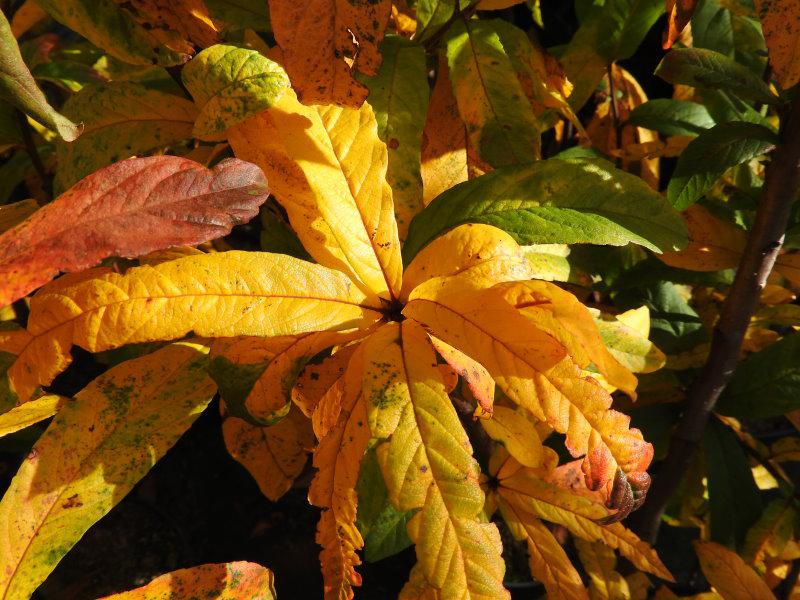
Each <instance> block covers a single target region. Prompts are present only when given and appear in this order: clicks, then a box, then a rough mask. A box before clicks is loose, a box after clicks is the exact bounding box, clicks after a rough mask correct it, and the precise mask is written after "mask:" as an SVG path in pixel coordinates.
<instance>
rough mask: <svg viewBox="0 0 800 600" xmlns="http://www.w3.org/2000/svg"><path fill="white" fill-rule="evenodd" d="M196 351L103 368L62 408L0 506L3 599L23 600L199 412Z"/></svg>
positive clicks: (200, 360)
mask: <svg viewBox="0 0 800 600" xmlns="http://www.w3.org/2000/svg"><path fill="white" fill-rule="evenodd" d="M206 352H207V349H205V348H203V347H202V346H199V345H197V344H189V343H182V344H174V345H171V346H167V347H165V348H164V349H162V350H159V351H157V352H155V353H153V354H149V355H146V356H143V357H142V358H138V359H135V360H131V361H128V362H124V363H122V364H120V365H118V366H116V367H114V368H112V369H111V370H110V371H108V372H107V373H105V374H103V375H101V376H100V377H98V378H97V379H95V380H94V381H93V382H92V383H91V384H89V386H88V387H86V388H85V389H84V390H83V391H81V392H79V393H78V395H77V396H76V398H75V401H74V402H68V403H66V404H64V406H63V407H62V408H61V410H60V411H59V413H58V415H57V416H56V418H55V419H54V420H53V422H52V423H51V424H50V426H49V427H48V428H47V431H46V432H45V433H44V435H43V436H42V437H41V438H40V439H39V441H38V442H37V443H36V445H35V446H34V448H33V450H32V451H31V453H30V454H29V455H28V457H27V458H26V459H25V461H24V462H23V463H22V466H21V467H20V469H19V471H18V472H17V474H16V476H15V477H14V479H13V481H12V482H11V486H10V487H9V489H8V491H6V493H5V496H3V500H2V502H0V539H2V540H3V548H4V551H3V553H2V554H1V555H0V592H2V593H3V595H4V597H6V598H28V597H30V596H31V594H32V593H33V591H34V590H35V589H36V588H37V587H38V586H39V584H41V583H42V582H43V581H44V579H45V578H46V577H47V575H48V574H49V573H50V572H51V571H52V570H53V569H54V568H55V566H56V565H57V564H58V562H59V561H60V560H61V559H62V558H63V556H64V555H65V554H66V553H67V552H68V551H69V549H70V548H71V547H72V546H73V545H74V544H76V543H77V542H78V540H79V539H80V538H81V536H82V535H83V534H84V533H85V532H86V531H87V530H88V529H89V527H91V526H92V525H93V524H94V523H95V522H96V521H98V520H99V519H100V518H101V517H102V516H103V515H105V514H106V513H107V512H108V511H109V510H111V508H113V507H114V506H115V505H116V504H117V503H119V502H120V500H122V499H123V498H124V497H125V495H126V494H127V493H128V492H129V491H130V490H131V489H132V488H133V486H134V485H135V484H136V483H137V482H138V481H139V480H140V479H141V478H142V477H144V475H145V474H146V473H147V472H148V471H149V470H150V468H151V467H152V466H153V465H154V464H155V463H156V461H158V459H160V458H161V457H162V456H163V455H164V454H165V453H166V452H167V450H169V449H170V448H171V447H172V446H173V444H174V443H175V442H177V441H178V438H180V436H181V435H183V433H184V432H185V431H186V430H187V429H188V428H189V426H190V425H191V424H192V423H193V422H194V420H195V419H196V418H197V417H198V416H199V415H200V413H201V412H202V411H203V409H205V407H206V406H207V405H208V403H209V402H210V401H211V398H212V397H213V395H214V392H215V391H216V387H215V386H214V382H213V381H211V380H210V379H209V378H208V377H207V376H206V375H205V363H206V361H207V357H206Z"/></svg>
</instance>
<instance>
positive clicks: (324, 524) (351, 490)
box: [308, 347, 370, 600]
mask: <svg viewBox="0 0 800 600" xmlns="http://www.w3.org/2000/svg"><path fill="white" fill-rule="evenodd" d="M363 360H364V352H363V348H361V347H359V349H358V350H357V351H356V353H355V354H354V355H353V357H352V358H351V359H350V363H349V365H348V367H347V370H346V372H345V375H344V378H343V386H344V391H343V395H342V406H341V411H340V413H339V419H338V421H337V422H336V425H335V426H334V427H333V428H332V429H331V430H330V431H329V432H328V434H327V435H326V436H325V437H324V438H322V440H321V441H320V444H319V446H318V447H317V450H316V451H315V452H314V466H315V467H316V468H317V474H316V476H315V477H314V480H313V481H312V482H311V487H310V488H309V490H308V501H309V502H311V503H312V504H314V505H315V506H319V507H320V508H323V509H324V510H323V511H322V515H321V516H320V520H319V523H318V525H317V543H318V544H320V545H321V546H322V552H321V553H320V562H321V564H322V577H323V580H324V582H325V598H326V600H333V599H337V600H339V599H345V598H347V599H349V598H352V597H353V590H352V588H353V586H358V585H361V576H360V575H359V574H358V573H357V572H356V570H355V567H356V566H357V565H359V564H361V560H360V559H359V558H358V555H357V554H356V551H357V550H358V549H360V548H361V547H362V546H363V545H364V542H363V540H362V538H361V534H360V533H359V531H358V529H357V528H356V525H355V520H356V506H357V504H358V496H357V495H356V490H355V488H356V484H357V483H358V473H359V470H360V467H361V460H362V458H363V457H364V451H365V450H366V447H367V443H368V442H369V439H370V431H369V427H368V426H367V410H366V402H365V401H364V397H363V395H362V393H361V378H362V373H363Z"/></svg>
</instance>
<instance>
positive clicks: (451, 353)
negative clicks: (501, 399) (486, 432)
mask: <svg viewBox="0 0 800 600" xmlns="http://www.w3.org/2000/svg"><path fill="white" fill-rule="evenodd" d="M431 344H433V347H434V348H436V352H438V353H439V356H441V357H442V358H443V359H444V360H445V362H446V363H447V364H448V365H450V367H451V368H452V369H453V370H454V371H455V372H456V373H457V374H458V375H459V377H463V378H464V382H465V383H466V384H467V386H468V387H469V390H470V391H471V392H472V395H473V396H475V400H476V401H477V403H478V406H480V407H481V409H482V410H483V412H484V413H486V414H488V415H491V414H492V412H493V410H494V408H493V407H494V379H492V376H491V375H489V372H488V371H487V370H486V369H485V368H484V367H483V365H482V364H480V363H479V362H476V361H474V360H472V359H471V358H470V357H469V356H467V355H466V354H464V353H463V352H461V351H459V350H456V349H455V348H453V347H452V346H450V345H449V344H445V343H444V342H443V341H442V340H440V339H437V338H435V337H432V338H431Z"/></svg>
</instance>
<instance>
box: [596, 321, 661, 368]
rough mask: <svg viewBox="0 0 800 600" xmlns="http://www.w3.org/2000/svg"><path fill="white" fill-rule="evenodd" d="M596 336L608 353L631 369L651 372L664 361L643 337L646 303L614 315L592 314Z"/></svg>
mask: <svg viewBox="0 0 800 600" xmlns="http://www.w3.org/2000/svg"><path fill="white" fill-rule="evenodd" d="M595 323H596V324H597V329H599V330H600V337H601V338H602V339H603V343H604V344H605V345H606V347H607V348H608V351H609V352H610V353H611V355H612V356H613V357H614V358H615V359H616V360H617V361H618V362H619V363H620V364H621V365H622V366H624V367H625V368H627V369H629V370H630V371H632V372H634V373H652V372H653V371H658V370H659V369H660V368H661V367H663V366H664V364H665V363H666V360H667V358H666V356H665V355H664V353H663V352H661V350H659V349H658V348H657V347H656V345H655V344H654V343H653V342H651V341H650V340H649V339H647V338H648V337H649V335H650V310H649V309H648V308H647V307H646V306H641V307H639V308H636V309H631V310H629V311H626V312H624V313H621V314H618V315H616V316H611V315H606V314H598V315H596V316H595Z"/></svg>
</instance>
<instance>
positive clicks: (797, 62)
mask: <svg viewBox="0 0 800 600" xmlns="http://www.w3.org/2000/svg"><path fill="white" fill-rule="evenodd" d="M756 10H757V11H758V16H759V18H760V19H761V27H762V29H763V30H764V39H765V40H766V42H767V48H768V49H769V64H770V66H771V67H772V69H773V70H774V71H775V77H776V79H777V80H778V82H779V83H780V84H781V85H782V86H783V87H784V88H787V89H788V88H790V87H792V86H793V85H794V84H796V83H797V82H798V81H800V3H798V2H797V1H796V0H756Z"/></svg>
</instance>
